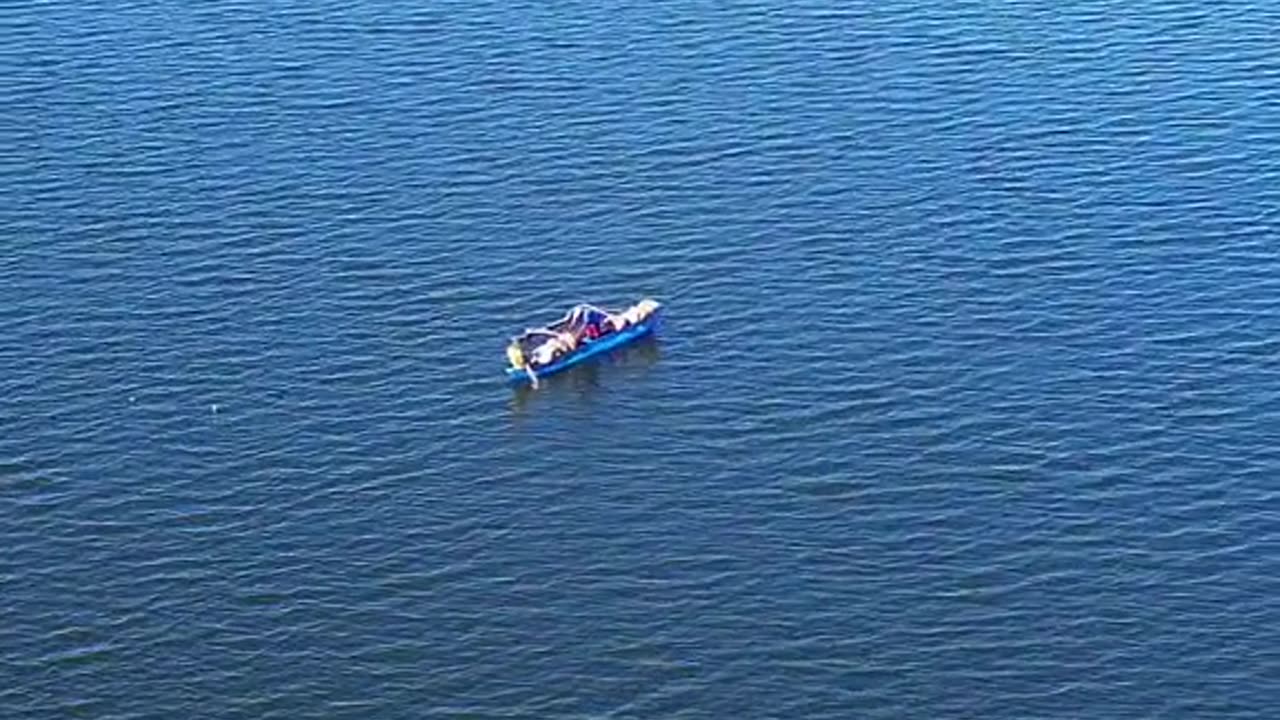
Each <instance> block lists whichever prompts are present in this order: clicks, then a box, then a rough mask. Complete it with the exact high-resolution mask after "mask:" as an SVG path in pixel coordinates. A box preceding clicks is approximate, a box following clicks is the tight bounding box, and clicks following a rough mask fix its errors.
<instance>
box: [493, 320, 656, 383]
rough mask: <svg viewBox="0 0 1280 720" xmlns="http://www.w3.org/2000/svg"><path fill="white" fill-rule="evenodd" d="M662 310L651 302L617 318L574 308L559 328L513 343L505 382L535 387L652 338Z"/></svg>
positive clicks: (526, 334)
mask: <svg viewBox="0 0 1280 720" xmlns="http://www.w3.org/2000/svg"><path fill="white" fill-rule="evenodd" d="M662 310H663V307H662V304H661V303H659V302H658V301H656V300H651V299H649V298H645V299H644V300H641V301H640V302H638V303H636V304H635V305H632V306H631V307H629V308H627V309H626V310H623V311H622V312H617V313H614V312H610V311H608V310H603V309H601V308H598V307H596V306H594V305H585V304H583V305H575V306H574V307H573V309H572V310H570V311H569V312H568V314H566V315H565V316H564V317H563V318H561V319H559V320H557V321H556V322H554V323H551V324H550V325H548V326H546V327H541V328H530V329H528V330H525V331H524V332H523V333H521V334H520V335H517V336H516V337H513V338H511V344H510V345H508V346H507V361H508V362H509V363H510V367H508V368H507V379H508V380H509V381H510V382H513V383H523V382H530V383H533V386H534V387H537V386H538V378H539V377H541V376H544V375H552V374H554V373H558V372H560V371H561V370H565V369H568V368H571V367H573V366H574V365H577V364H578V363H580V362H582V361H584V360H586V359H588V358H590V357H593V356H595V355H599V354H600V353H604V352H608V351H610V350H613V349H615V348H619V347H622V346H623V345H626V344H628V343H631V342H634V341H635V340H637V339H639V338H642V337H644V336H646V335H649V334H652V333H653V331H654V330H656V329H657V328H658V324H659V323H660V322H661V320H662Z"/></svg>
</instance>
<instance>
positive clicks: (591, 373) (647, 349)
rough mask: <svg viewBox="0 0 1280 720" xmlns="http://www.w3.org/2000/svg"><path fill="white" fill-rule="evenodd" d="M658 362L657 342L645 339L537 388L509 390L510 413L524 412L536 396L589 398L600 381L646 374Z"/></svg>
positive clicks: (544, 381) (649, 337) (659, 348)
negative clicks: (558, 395) (626, 373)
mask: <svg viewBox="0 0 1280 720" xmlns="http://www.w3.org/2000/svg"><path fill="white" fill-rule="evenodd" d="M661 359H662V346H661V344H660V343H659V342H658V338H657V337H655V336H653V335H647V336H645V337H642V338H640V339H638V340H636V341H635V342H633V343H631V344H629V345H624V346H622V347H620V348H618V349H617V350H613V351H610V352H608V353H605V354H603V355H600V356H598V357H595V358H592V359H591V360H590V361H588V362H585V363H583V364H581V365H577V366H575V367H572V368H569V369H568V370H565V371H563V372H560V373H557V374H555V375H552V376H550V377H546V378H542V379H540V380H539V382H538V388H537V389H534V388H533V386H531V385H528V384H521V385H517V386H515V387H514V388H513V391H514V392H513V393H512V401H511V402H512V409H514V410H517V411H520V410H524V409H525V408H526V407H527V406H528V404H529V403H530V402H531V401H532V400H533V398H534V397H536V396H537V395H540V394H548V393H549V394H553V395H554V394H557V393H563V392H566V391H569V392H576V393H577V394H578V395H579V396H581V397H590V396H592V395H594V394H595V392H596V391H597V390H598V389H599V388H600V387H601V384H602V382H603V381H605V379H606V378H609V377H611V376H619V375H622V374H623V373H621V372H619V370H625V371H627V372H628V373H629V372H630V371H632V370H636V371H640V372H647V371H648V370H649V368H651V367H653V366H654V365H656V364H657V363H658V361H659V360H661Z"/></svg>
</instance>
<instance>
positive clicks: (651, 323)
mask: <svg viewBox="0 0 1280 720" xmlns="http://www.w3.org/2000/svg"><path fill="white" fill-rule="evenodd" d="M663 309H664V307H663V306H661V305H659V306H658V308H657V309H656V310H654V311H653V313H652V314H651V315H649V316H648V317H646V318H645V319H644V320H641V321H640V322H638V323H636V324H635V325H631V326H630V327H627V328H626V329H624V330H619V331H618V332H615V333H610V334H608V335H605V336H604V337H602V338H599V339H597V340H589V341H586V342H584V343H583V344H582V345H581V346H580V347H579V348H578V349H577V350H575V351H573V352H571V353H569V354H568V355H565V356H563V357H561V358H560V359H558V360H556V361H555V362H553V363H551V364H550V365H546V366H544V367H541V368H538V369H537V370H535V371H534V372H535V373H537V375H538V379H542V378H544V377H546V376H548V375H555V374H556V373H558V372H561V371H563V370H568V369H569V368H571V367H573V366H574V365H577V364H579V363H582V362H585V361H587V360H589V359H591V358H593V357H595V356H597V355H602V354H604V353H607V352H609V351H610V350H616V349H618V348H620V347H623V346H625V345H630V344H631V343H633V342H635V341H636V340H639V339H640V338H642V337H645V336H646V335H652V334H653V332H654V331H655V330H657V329H658V326H659V325H660V324H661V323H662V312H663ZM507 381H508V382H511V383H517V384H519V383H527V382H529V381H530V380H529V373H527V372H525V371H524V370H518V369H516V368H513V367H508V368H507Z"/></svg>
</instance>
